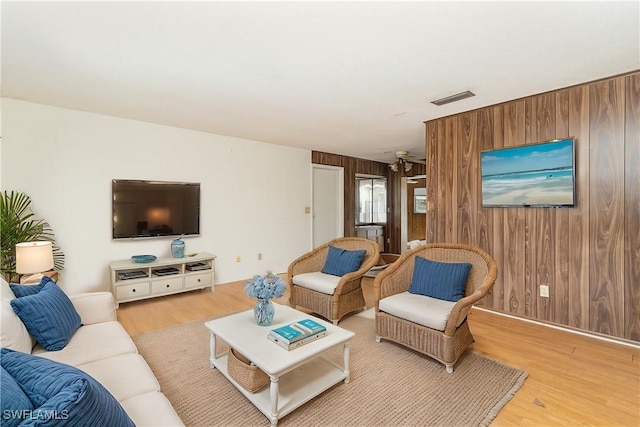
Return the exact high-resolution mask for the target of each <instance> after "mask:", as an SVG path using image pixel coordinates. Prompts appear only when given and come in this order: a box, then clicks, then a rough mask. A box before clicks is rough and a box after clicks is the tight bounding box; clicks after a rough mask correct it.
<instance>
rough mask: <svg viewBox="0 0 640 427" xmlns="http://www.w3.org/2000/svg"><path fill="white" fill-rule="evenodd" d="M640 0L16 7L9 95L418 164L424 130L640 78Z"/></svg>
mask: <svg viewBox="0 0 640 427" xmlns="http://www.w3.org/2000/svg"><path fill="white" fill-rule="evenodd" d="M639 4H640V2H639V1H628V2H619V1H600V2H579V1H572V2H515V1H511V2H508V1H500V2H481V1H471V2H469V1H467V2H433V1H423V2H417V1H413V2H361V1H360V2H345V3H343V2H229V1H227V2H189V3H186V2H145V1H143V2H88V1H87V2H66V3H65V2H38V3H35V2H9V1H3V2H2V9H1V14H2V95H3V96H4V97H9V98H15V99H21V100H26V101H30V102H35V103H41V104H49V105H55V106H60V107H66V108H71V109H76V110H83V111H89V112H95V113H100V114H107V115H112V116H118V117H124V118H130V119H135V120H142V121H147V122H153V123H160V124H165V125H169V126H177V127H182V128H188V129H195V130H200V131H205V132H212V133H217V134H222V135H231V136H236V137H241V138H247V139H253V140H258V141H264V142H269V143H275V144H281V145H288V146H295V147H304V148H308V149H313V150H319V151H326V152H331V153H337V154H343V155H348V156H354V157H360V158H366V159H372V160H379V161H391V160H393V159H394V154H393V153H394V152H395V151H396V150H400V149H403V150H409V151H410V153H411V154H415V155H417V156H419V157H420V156H424V146H425V141H424V139H425V138H424V124H423V122H424V121H425V120H430V119H434V118H437V117H442V116H447V115H450V114H453V113H457V112H461V111H467V110H470V109H474V108H478V107H482V106H486V105H491V104H495V103H499V102H503V101H507V100H511V99H516V98H520V97H523V96H528V95H532V94H536V93H540V92H545V91H549V90H553V89H558V88H562V87H566V86H570V85H573V84H578V83H584V82H587V81H591V80H595V79H599V78H603V77H608V76H612V75H616V74H619V73H624V72H628V71H632V70H637V69H640V7H639ZM467 89H468V90H471V91H472V92H474V93H475V94H476V95H477V96H475V97H473V98H470V99H467V100H463V101H460V102H457V103H454V104H449V105H447V106H443V107H436V106H435V105H432V104H430V101H431V100H434V99H437V98H441V97H444V96H447V95H451V94H454V93H457V92H461V91H463V90H467Z"/></svg>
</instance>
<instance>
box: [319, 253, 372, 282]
mask: <svg viewBox="0 0 640 427" xmlns="http://www.w3.org/2000/svg"><path fill="white" fill-rule="evenodd" d="M366 253H367V251H365V250H364V249H361V250H357V251H348V250H346V249H340V248H336V247H334V246H329V253H328V254H327V260H326V261H325V262H324V267H322V272H323V273H326V274H331V275H333V276H344V275H345V274H347V273H351V272H353V271H358V269H359V268H360V264H362V259H363V258H364V254H366Z"/></svg>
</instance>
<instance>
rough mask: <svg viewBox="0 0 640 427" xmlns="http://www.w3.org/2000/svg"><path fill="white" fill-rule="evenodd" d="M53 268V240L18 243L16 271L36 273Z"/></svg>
mask: <svg viewBox="0 0 640 427" xmlns="http://www.w3.org/2000/svg"><path fill="white" fill-rule="evenodd" d="M52 268H53V244H52V243H51V242H24V243H18V244H17V245H16V273H18V274H34V273H42V272H43V271H49V270H51V269H52Z"/></svg>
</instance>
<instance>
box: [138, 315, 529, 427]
mask: <svg viewBox="0 0 640 427" xmlns="http://www.w3.org/2000/svg"><path fill="white" fill-rule="evenodd" d="M340 326H341V327H343V328H345V329H348V330H350V331H353V332H355V334H356V336H355V337H354V338H353V340H352V341H351V364H350V368H351V381H350V382H349V383H348V384H344V383H340V384H338V385H336V386H334V387H333V388H331V389H329V390H327V391H326V392H324V393H323V394H321V395H320V396H318V397H316V398H315V399H313V400H311V401H310V402H308V403H306V404H305V405H303V406H301V407H300V408H298V409H296V410H295V411H293V412H292V413H290V414H289V415H287V416H285V417H284V418H282V419H281V420H280V421H279V423H278V424H279V425H282V426H305V427H307V426H485V425H488V424H489V423H490V422H491V421H492V420H493V419H494V418H495V417H496V415H497V414H498V412H499V411H500V409H501V408H502V407H503V406H504V405H505V404H506V403H507V402H508V401H509V400H510V399H511V398H512V397H513V395H514V394H515V393H516V392H517V391H518V389H519V388H520V387H521V386H522V384H523V382H524V380H525V378H526V376H527V374H526V373H525V372H523V371H520V370H517V369H514V368H512V367H509V366H506V365H503V364H500V363H498V362H495V361H492V360H489V359H487V358H485V357H482V356H480V355H477V354H474V353H472V352H470V351H467V352H466V353H465V354H464V355H463V356H462V357H461V358H460V359H459V360H458V363H456V365H455V370H454V372H453V374H447V373H446V372H445V369H444V366H443V365H441V364H440V363H438V362H435V361H434V360H432V359H430V358H428V357H426V356H423V355H421V354H418V353H416V352H413V351H411V350H408V349H406V348H404V347H402V346H399V345H397V344H394V343H390V342H385V341H382V342H381V343H376V342H375V336H374V335H375V334H374V321H373V318H372V312H371V310H368V311H366V312H362V313H360V314H359V315H352V316H350V317H347V318H345V319H344V320H342V321H341V322H340ZM265 339H266V338H265ZM134 341H135V343H136V345H137V346H138V351H139V352H140V354H142V356H144V358H145V359H146V360H147V362H148V363H149V366H150V367H151V369H152V370H153V372H154V373H155V375H156V377H157V378H158V382H159V383H160V387H161V389H162V391H163V392H164V394H165V395H166V396H167V398H168V399H169V400H170V401H171V403H172V404H173V406H174V408H175V410H176V412H177V413H178V415H179V416H180V418H182V420H183V422H184V423H185V425H187V426H193V427H200V426H202V427H206V426H261V425H268V423H269V421H268V419H267V418H266V417H265V416H264V415H263V414H262V413H261V412H260V411H258V409H256V408H255V407H254V406H253V405H252V404H251V403H250V402H249V401H248V400H247V399H246V398H245V397H244V396H243V395H242V394H241V393H240V392H239V391H238V390H236V389H235V387H234V386H233V385H232V384H231V383H230V382H229V381H228V380H227V379H226V378H225V377H223V376H222V374H220V373H219V372H218V371H217V370H215V369H212V368H210V367H209V331H208V330H207V329H206V327H205V326H204V321H195V322H189V323H184V324H180V325H176V326H172V327H169V328H166V329H161V330H157V331H153V332H148V333H145V334H142V335H139V336H136V337H134ZM341 355H342V353H341V351H332V352H329V353H328V355H327V357H328V358H331V359H335V360H336V361H339V362H340V363H341V360H342V357H341Z"/></svg>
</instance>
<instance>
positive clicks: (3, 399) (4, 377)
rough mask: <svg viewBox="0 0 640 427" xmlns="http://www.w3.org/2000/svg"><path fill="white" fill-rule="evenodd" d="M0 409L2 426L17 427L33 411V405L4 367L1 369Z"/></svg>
mask: <svg viewBox="0 0 640 427" xmlns="http://www.w3.org/2000/svg"><path fill="white" fill-rule="evenodd" d="M0 407H2V418H0V419H2V425H3V426H7V427H15V426H17V425H19V424H20V422H21V421H22V418H24V416H25V415H26V414H29V413H30V411H31V410H32V409H33V403H31V400H29V398H28V397H27V395H26V394H25V393H24V391H22V389H21V388H20V385H19V384H18V383H17V382H16V380H14V379H13V377H12V376H11V375H9V373H8V372H7V371H5V369H4V368H3V367H0Z"/></svg>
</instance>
